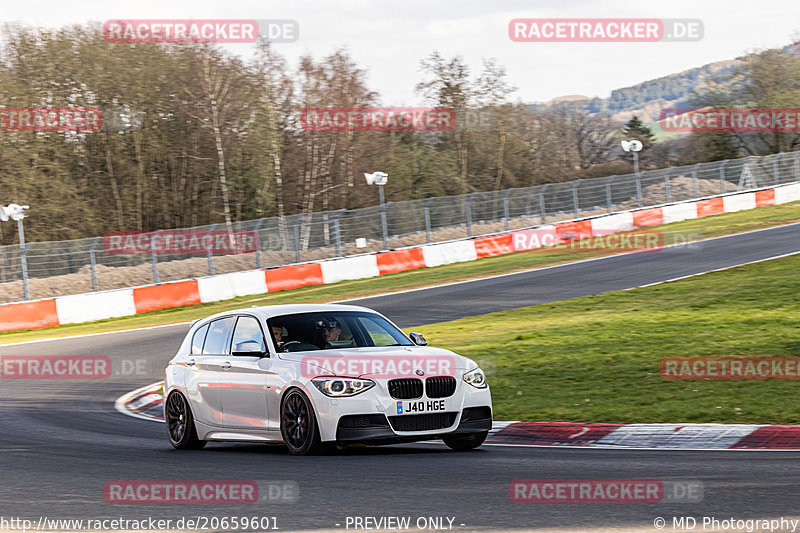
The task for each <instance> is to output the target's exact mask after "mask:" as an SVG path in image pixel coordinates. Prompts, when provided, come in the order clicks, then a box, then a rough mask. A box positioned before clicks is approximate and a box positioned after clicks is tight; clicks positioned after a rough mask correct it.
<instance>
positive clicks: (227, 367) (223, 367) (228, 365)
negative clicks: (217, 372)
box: [220, 361, 231, 370]
mask: <svg viewBox="0 0 800 533" xmlns="http://www.w3.org/2000/svg"><path fill="white" fill-rule="evenodd" d="M220 366H222V369H223V370H227V369H229V368H230V367H231V363H230V362H229V361H225V362H224V363H222V365H220Z"/></svg>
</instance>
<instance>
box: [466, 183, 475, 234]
mask: <svg viewBox="0 0 800 533" xmlns="http://www.w3.org/2000/svg"><path fill="white" fill-rule="evenodd" d="M474 196H475V193H474V192H473V193H470V194H468V195H467V198H466V200H465V210H466V216H467V237H472V198H473V197H474Z"/></svg>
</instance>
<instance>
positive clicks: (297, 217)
mask: <svg viewBox="0 0 800 533" xmlns="http://www.w3.org/2000/svg"><path fill="white" fill-rule="evenodd" d="M302 216H303V215H295V219H294V226H293V228H294V262H295V263H299V262H300V218H301V217H302Z"/></svg>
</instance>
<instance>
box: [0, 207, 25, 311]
mask: <svg viewBox="0 0 800 533" xmlns="http://www.w3.org/2000/svg"><path fill="white" fill-rule="evenodd" d="M28 209H29V207H28V206H27V205H17V204H8V206H7V207H3V206H1V205H0V220H2V221H3V222H6V221H8V220H9V219H11V220H16V221H17V231H19V264H20V267H21V268H22V292H23V295H24V296H25V299H26V300H30V293H29V291H28V262H27V261H26V260H25V228H23V227H22V219H23V218H25V217H26V216H28V213H27V211H28Z"/></svg>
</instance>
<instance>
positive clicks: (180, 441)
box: [164, 391, 206, 450]
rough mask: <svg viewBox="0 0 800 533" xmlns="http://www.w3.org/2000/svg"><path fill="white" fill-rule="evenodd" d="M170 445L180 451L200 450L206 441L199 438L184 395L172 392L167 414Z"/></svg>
mask: <svg viewBox="0 0 800 533" xmlns="http://www.w3.org/2000/svg"><path fill="white" fill-rule="evenodd" d="M164 414H165V415H166V423H167V436H168V437H169V443H170V444H172V446H174V447H175V448H177V449H179V450H199V449H200V448H202V447H203V446H205V445H206V441H204V440H200V439H198V438H197V430H196V429H195V427H194V417H192V410H191V409H190V408H189V402H187V401H186V398H184V397H183V394H181V393H180V392H177V391H172V392H171V393H169V396H167V403H166V409H165V413H164Z"/></svg>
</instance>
